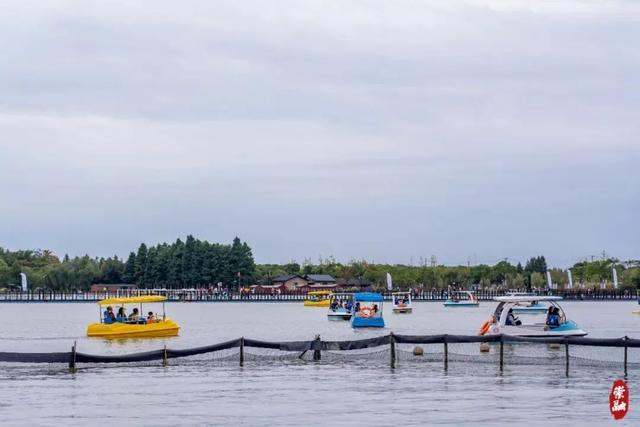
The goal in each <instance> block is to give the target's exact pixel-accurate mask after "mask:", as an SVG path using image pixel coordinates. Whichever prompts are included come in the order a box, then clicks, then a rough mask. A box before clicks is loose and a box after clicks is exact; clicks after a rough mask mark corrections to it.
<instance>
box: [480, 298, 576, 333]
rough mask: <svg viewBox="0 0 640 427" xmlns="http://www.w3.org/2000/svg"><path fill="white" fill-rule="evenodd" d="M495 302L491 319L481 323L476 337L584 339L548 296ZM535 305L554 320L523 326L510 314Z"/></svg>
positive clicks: (502, 299)
mask: <svg viewBox="0 0 640 427" xmlns="http://www.w3.org/2000/svg"><path fill="white" fill-rule="evenodd" d="M494 299H495V301H498V306H497V307H496V309H495V311H494V313H493V316H491V319H489V320H487V321H486V322H484V324H483V325H482V327H481V328H480V335H499V334H504V335H514V336H520V337H558V336H560V337H565V336H574V337H583V336H585V335H587V333H586V332H585V331H583V330H582V329H580V328H579V327H578V325H577V324H576V323H575V322H574V321H572V320H569V319H567V316H566V315H565V313H564V310H562V307H560V305H559V304H558V301H560V300H562V298H561V297H552V296H505V297H497V298H494ZM534 301H537V302H538V303H540V304H544V305H545V307H546V309H547V311H549V307H551V308H552V309H553V310H552V311H554V312H555V315H554V316H557V317H556V318H555V319H552V320H551V321H550V319H549V316H547V318H546V319H545V321H542V322H533V323H524V322H522V321H521V320H520V319H518V318H517V317H515V315H514V312H515V308H516V307H523V306H527V305H529V304H531V303H532V302H534Z"/></svg>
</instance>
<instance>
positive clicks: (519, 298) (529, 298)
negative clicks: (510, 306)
mask: <svg viewBox="0 0 640 427" xmlns="http://www.w3.org/2000/svg"><path fill="white" fill-rule="evenodd" d="M561 299H562V297H555V296H535V295H509V296H505V297H495V298H494V299H493V300H494V301H499V302H533V301H560V300H561Z"/></svg>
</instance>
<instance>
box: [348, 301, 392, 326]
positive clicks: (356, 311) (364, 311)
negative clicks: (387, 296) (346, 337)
mask: <svg viewBox="0 0 640 427" xmlns="http://www.w3.org/2000/svg"><path fill="white" fill-rule="evenodd" d="M382 303H383V298H382V295H380V294H376V293H373V292H360V293H357V294H354V295H353V304H354V306H353V316H351V327H352V328H384V319H383V318H382Z"/></svg>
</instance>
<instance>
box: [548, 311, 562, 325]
mask: <svg viewBox="0 0 640 427" xmlns="http://www.w3.org/2000/svg"><path fill="white" fill-rule="evenodd" d="M549 311H550V312H551V314H549V315H548V316H547V325H548V326H549V328H551V329H553V328H557V327H558V326H560V310H559V309H558V308H557V307H549Z"/></svg>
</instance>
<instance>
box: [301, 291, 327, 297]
mask: <svg viewBox="0 0 640 427" xmlns="http://www.w3.org/2000/svg"><path fill="white" fill-rule="evenodd" d="M307 295H318V296H322V295H331V291H313V292H307Z"/></svg>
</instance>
